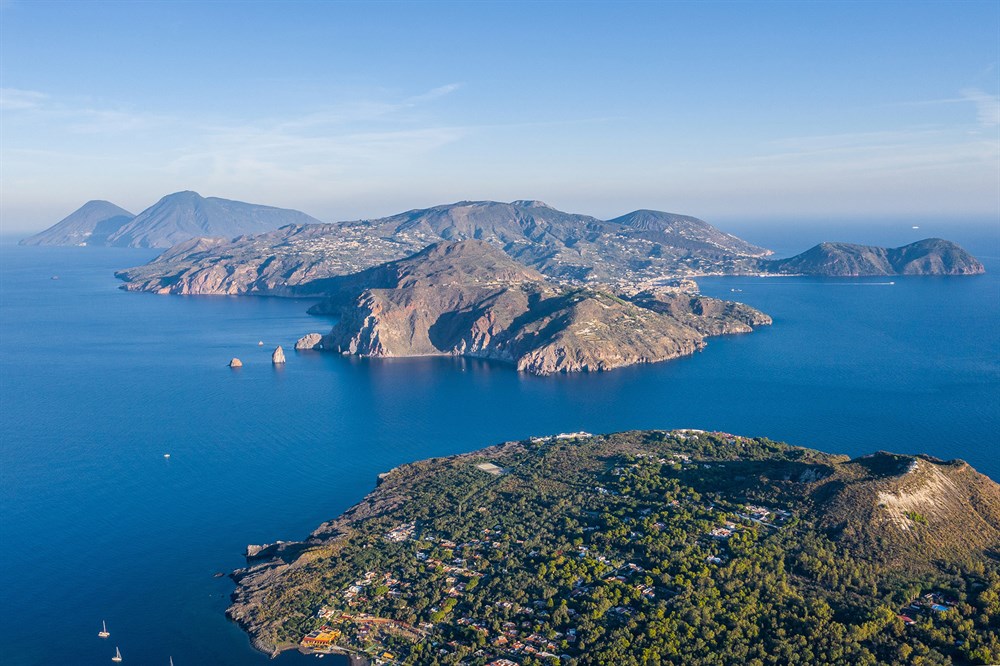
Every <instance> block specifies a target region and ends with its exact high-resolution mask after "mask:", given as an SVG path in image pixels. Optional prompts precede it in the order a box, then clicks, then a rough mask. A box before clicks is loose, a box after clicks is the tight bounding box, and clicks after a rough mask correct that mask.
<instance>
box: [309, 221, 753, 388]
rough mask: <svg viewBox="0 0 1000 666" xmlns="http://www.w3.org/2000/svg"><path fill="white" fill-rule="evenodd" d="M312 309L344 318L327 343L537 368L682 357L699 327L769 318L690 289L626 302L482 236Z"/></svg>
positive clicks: (338, 290) (347, 288)
mask: <svg viewBox="0 0 1000 666" xmlns="http://www.w3.org/2000/svg"><path fill="white" fill-rule="evenodd" d="M324 288H325V290H326V291H327V292H328V293H331V294H332V296H331V297H330V298H328V299H327V300H326V301H325V302H324V303H322V304H320V305H319V306H317V307H316V308H314V310H313V311H314V312H325V313H335V314H338V315H339V316H340V319H339V321H338V323H337V324H336V326H335V327H334V328H333V330H332V331H331V332H330V333H329V334H328V335H327V336H325V337H324V338H323V343H322V344H323V348H324V349H326V350H329V351H339V352H341V353H347V354H358V355H362V356H374V357H386V356H426V355H462V356H473V357H480V358H491V359H496V360H502V361H506V362H509V363H512V364H514V365H515V366H516V367H517V369H518V370H520V371H523V372H528V373H531V374H537V375H548V374H554V373H561V372H579V371H602V370H610V369H612V368H617V367H621V366H626V365H633V364H636V363H653V362H656V361H662V360H666V359H671V358H676V357H678V356H684V355H688V354H691V353H694V352H695V351H697V350H699V349H701V348H702V347H704V345H705V342H704V338H705V337H706V336H707V335H719V334H722V333H735V332H748V331H750V330H752V325H764V324H769V323H770V318H769V317H767V315H764V314H763V313H760V312H758V311H756V310H753V309H752V308H749V307H748V306H744V305H741V304H727V303H725V302H723V301H716V300H715V299H706V298H703V297H700V296H697V295H694V296H692V295H685V296H683V297H680V296H678V297H677V298H676V300H671V299H670V298H667V297H663V298H658V297H656V296H653V295H648V294H647V295H646V296H644V297H643V298H642V299H636V300H635V301H634V302H632V301H629V300H625V299H623V298H621V297H618V296H615V295H613V294H610V293H607V292H602V291H598V290H594V289H588V288H567V287H564V286H560V285H557V284H554V283H552V282H550V281H548V280H547V279H545V277H544V276H542V275H541V274H540V273H538V272H537V271H535V270H532V269H529V268H526V267H524V266H521V265H520V264H518V263H517V262H515V261H514V260H512V259H511V258H510V257H508V256H507V255H505V254H504V253H503V252H501V251H499V250H498V249H496V248H494V247H493V246H491V245H489V244H487V243H485V242H482V241H462V242H458V243H439V244H436V245H432V246H431V247H429V248H427V249H425V250H423V251H421V252H419V253H418V254H416V255H414V256H413V257H410V258H408V259H405V260H401V261H396V262H390V263H388V264H385V265H383V266H380V267H376V268H373V269H369V270H368V271H363V272H362V273H359V274H357V275H354V276H346V277H343V278H339V279H332V280H330V281H328V282H327V283H326V284H325V287H324Z"/></svg>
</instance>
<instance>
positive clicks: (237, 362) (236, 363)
mask: <svg viewBox="0 0 1000 666" xmlns="http://www.w3.org/2000/svg"><path fill="white" fill-rule="evenodd" d="M229 367H230V368H242V367H243V361H241V360H240V359H238V358H234V359H233V360H231V361H230V362H229Z"/></svg>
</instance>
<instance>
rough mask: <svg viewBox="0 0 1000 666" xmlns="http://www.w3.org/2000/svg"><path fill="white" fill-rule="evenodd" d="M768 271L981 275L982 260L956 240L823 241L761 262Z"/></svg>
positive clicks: (831, 274)
mask: <svg viewBox="0 0 1000 666" xmlns="http://www.w3.org/2000/svg"><path fill="white" fill-rule="evenodd" d="M761 268H762V269H763V270H765V271H767V272H769V273H776V274H783V275H819V276H827V277H864V276H887V275H980V274H982V273H985V272H986V269H985V268H983V265H982V264H981V263H979V260H978V259H976V258H975V257H973V256H972V255H971V254H969V253H968V252H966V251H965V250H964V249H962V248H961V247H960V246H959V245H957V244H956V243H953V242H951V241H947V240H944V239H941V238H926V239H924V240H921V241H917V242H916V243H910V244H909V245H904V246H902V247H894V248H885V247H877V246H874V245H855V244H853V243H820V244H819V245H817V246H815V247H813V248H811V249H809V250H806V251H805V252H803V253H802V254H797V255H795V256H794V257H789V258H787V259H772V260H764V261H762V262H761Z"/></svg>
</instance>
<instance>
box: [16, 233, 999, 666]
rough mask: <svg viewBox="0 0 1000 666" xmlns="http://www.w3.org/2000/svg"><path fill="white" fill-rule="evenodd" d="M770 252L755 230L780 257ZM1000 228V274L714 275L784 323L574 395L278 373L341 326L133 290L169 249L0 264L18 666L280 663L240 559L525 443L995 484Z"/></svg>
mask: <svg viewBox="0 0 1000 666" xmlns="http://www.w3.org/2000/svg"><path fill="white" fill-rule="evenodd" d="M785 233H786V234H787V232H785ZM761 234H762V235H760V236H757V237H753V236H752V235H751V234H749V233H746V234H745V235H746V236H747V237H750V238H751V239H752V240H755V241H758V242H764V243H768V244H770V245H771V246H772V247H774V246H779V245H778V243H775V242H773V241H774V240H775V239H769V238H767V237H766V233H764V232H763V231H762V232H761ZM977 234H978V235H977ZM995 234H996V230H995V228H994V229H989V230H988V231H987V233H986V235H985V236H984V235H983V233H982V230H980V231H979V232H969V235H968V236H967V238H965V239H963V238H961V237H959V240H965V242H967V243H968V246H969V247H970V249H973V250H974V251H976V252H978V253H980V255H981V258H982V259H983V260H984V263H986V264H987V270H989V271H990V274H988V275H986V276H982V277H973V278H909V279H907V278H895V285H892V286H890V285H885V284H879V283H880V282H885V281H884V280H811V279H803V278H781V279H739V278H723V279H712V280H703V281H702V287H703V290H704V291H705V292H706V293H709V294H712V295H719V296H725V297H738V298H739V299H741V300H744V301H745V302H748V303H750V304H752V305H755V306H757V307H759V308H761V309H763V310H765V311H766V312H768V313H770V314H771V315H772V316H773V317H774V320H775V324H774V326H773V327H771V328H767V329H762V330H761V331H759V332H757V333H755V334H753V335H748V336H740V337H730V338H725V339H718V338H717V339H713V340H712V341H710V344H709V347H708V349H707V350H706V351H705V352H703V353H701V354H698V355H696V356H695V357H692V358H690V359H683V360H680V361H675V362H670V363H665V364H658V365H654V366H647V367H638V368H628V369H623V370H616V371H614V372H610V373H606V374H595V375H585V376H577V377H555V378H535V377H525V376H519V375H518V374H517V373H515V372H513V371H512V370H510V369H509V368H507V367H504V366H501V365H492V364H488V363H481V362H468V361H462V360H452V359H414V360H391V361H370V362H369V361H363V360H360V361H359V360H352V359H347V358H341V357H336V356H330V355H321V354H316V353H306V354H296V353H294V352H292V353H290V354H289V359H288V364H287V367H285V368H282V369H275V368H273V367H272V366H271V364H270V360H269V354H270V351H271V349H272V348H273V346H274V345H275V344H282V345H284V346H285V348H286V349H289V348H290V347H291V345H292V343H293V342H294V340H295V338H296V337H298V335H300V334H302V333H306V332H309V331H323V330H325V329H326V328H327V327H328V322H325V321H323V320H317V319H316V318H313V317H309V316H307V315H305V314H304V313H305V309H306V307H307V305H308V303H306V302H302V301H298V302H296V301H287V300H280V299H265V298H244V299H239V298H226V297H200V298H199V297H163V296H153V295H148V294H129V293H125V292H122V291H120V290H118V289H117V286H118V285H117V282H116V281H115V280H114V278H113V277H112V271H113V270H114V269H116V268H121V267H124V266H128V265H133V264H135V263H139V262H141V261H143V260H145V259H146V258H149V257H151V256H152V254H151V253H149V252H146V251H138V250H112V249H107V250H104V249H94V248H91V249H76V248H20V247H15V246H12V245H10V244H6V245H2V246H0V308H2V310H0V369H2V376H0V409H2V412H0V414H2V416H0V443H2V448H0V475H2V476H0V482H2V483H0V595H2V598H0V661H2V663H3V664H9V665H11V666H13V665H21V664H98V663H101V664H103V663H108V662H107V660H108V659H109V658H110V657H111V655H112V654H113V651H114V647H115V645H119V646H121V649H122V652H123V654H124V656H125V658H126V662H127V663H140V664H154V665H155V664H166V663H167V658H168V656H169V655H172V656H173V658H174V662H175V663H176V664H177V665H178V666H183V665H184V664H209V663H211V664H223V665H225V664H248V663H249V664H252V663H261V664H263V663H266V662H267V659H266V657H264V656H262V655H259V654H257V653H256V652H254V651H253V650H252V649H251V648H250V646H249V643H248V641H247V639H246V637H245V636H244V635H243V633H242V632H240V631H239V629H237V628H236V627H235V626H234V625H231V624H230V623H229V622H228V621H227V620H226V619H225V617H224V616H223V611H224V609H225V607H226V605H227V599H228V595H229V593H230V592H231V590H232V583H231V582H229V581H228V579H225V578H221V579H219V578H213V574H214V573H215V572H218V571H227V572H228V571H229V570H231V569H233V568H235V567H238V566H240V565H241V564H242V557H241V556H242V552H243V548H244V547H245V546H246V544H248V543H262V542H268V541H273V540H275V539H296V538H301V537H303V536H305V535H306V534H307V533H308V532H309V531H311V530H312V529H313V528H314V527H316V526H317V525H318V524H319V523H320V522H322V521H323V520H326V519H328V518H331V517H333V516H335V515H336V514H338V513H339V512H341V511H342V510H343V509H345V508H347V507H348V506H350V505H351V504H353V503H354V502H356V501H357V500H358V499H360V498H361V497H362V496H363V494H364V493H365V492H367V491H368V490H370V489H371V488H372V487H373V485H374V480H375V476H376V474H377V473H379V472H381V471H384V470H386V469H389V468H391V467H393V466H395V465H398V464H400V463H403V462H407V461H411V460H414V459H419V458H425V457H428V456H438V455H447V454H453V453H458V452H462V451H469V450H472V449H475V448H479V447H481V446H484V445H487V444H490V443H495V442H498V441H503V440H507V439H513V438H521V437H526V436H528V435H535V434H543V433H553V432H562V431H574V430H580V429H584V430H588V431H591V432H604V431H613V430H623V429H630V428H672V427H700V428H709V429H722V430H728V431H732V432H739V433H744V434H751V435H767V436H770V437H773V438H776V439H783V440H786V441H789V442H792V443H795V444H800V445H805V446H812V447H816V448H820V449H824V450H828V451H835V452H843V453H848V454H860V453H865V452H869V451H872V450H876V449H890V450H894V451H902V452H919V451H926V452H930V453H932V454H934V455H937V456H940V457H943V458H952V457H962V458H964V459H966V460H968V461H969V462H971V463H972V464H973V465H975V466H976V467H977V468H978V469H979V470H981V471H983V472H985V473H988V474H990V475H991V476H993V477H994V478H1000V456H997V452H996V448H997V443H998V442H997V432H998V426H1000V423H998V421H1000V334H998V329H1000V280H998V277H1000V260H998V257H997V252H996V236H995ZM889 235H891V234H889ZM898 235H901V232H900V233H898V234H897V236H898ZM902 235H905V234H902ZM925 235H932V234H925ZM942 235H943V234H942ZM951 236H952V237H957V236H959V235H958V234H955V233H952V234H951ZM850 237H852V238H854V239H856V240H861V241H865V240H869V239H867V238H863V237H859V236H858V235H857V234H855V235H853V236H850ZM782 238H784V237H782ZM975 239H979V240H978V241H976V240H975ZM984 239H985V240H984ZM815 240H819V238H812V237H810V238H808V239H804V240H803V242H802V243H799V244H798V245H797V246H795V247H790V248H789V250H790V251H794V250H801V249H804V248H805V247H807V246H808V245H809V244H810V243H811V242H813V241H815ZM872 240H881V238H876V239H872ZM894 240H898V239H897V238H891V239H890V241H894ZM905 240H907V239H906V238H903V242H905ZM779 247H780V246H779ZM53 275H58V276H59V277H60V279H59V280H52V279H50V278H51V276H53ZM732 289H741V290H742V292H739V293H733V292H731V291H730V290H732ZM258 340H263V341H264V342H265V346H264V347H263V348H259V347H258V346H257V341H258ZM232 356H239V357H240V358H241V359H243V362H244V363H245V367H244V368H242V369H241V370H238V371H231V370H229V369H228V368H227V367H225V366H226V363H227V362H228V360H229V359H230V358H231V357H232ZM164 453H170V454H171V457H170V459H169V460H167V459H164V457H163V454H164ZM102 619H106V620H107V621H108V628H109V629H110V631H111V633H112V636H111V638H110V639H109V640H108V641H101V640H100V639H98V638H97V636H96V634H97V631H98V630H99V628H100V622H101V620H102ZM305 660H306V659H305V658H302V657H297V656H294V655H293V656H288V657H282V658H281V659H280V660H279V662H278V663H279V664H282V663H292V662H296V661H305ZM331 662H334V660H332V659H328V660H326V661H325V662H323V663H331ZM310 663H312V661H311V659H310Z"/></svg>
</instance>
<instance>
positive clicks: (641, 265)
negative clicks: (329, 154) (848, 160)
mask: <svg viewBox="0 0 1000 666" xmlns="http://www.w3.org/2000/svg"><path fill="white" fill-rule="evenodd" d="M442 240H446V241H459V240H482V241H485V242H487V243H490V244H491V245H494V246H496V247H498V248H500V249H502V250H503V251H504V252H505V253H506V254H507V255H508V256H510V257H511V258H512V259H514V260H516V261H518V262H520V263H521V264H524V265H525V266H528V267H530V268H534V269H535V270H537V271H539V272H541V273H543V274H544V275H546V276H549V277H552V278H556V279H559V280H571V281H576V282H580V283H587V282H594V283H603V284H612V285H615V284H635V283H639V282H643V281H645V280H648V279H653V278H660V277H663V276H666V275H677V276H682V275H692V274H706V273H720V274H721V273H748V272H754V271H755V270H757V267H758V266H757V262H758V260H759V259H760V258H763V257H766V256H768V255H770V254H771V251H770V250H767V249H765V248H762V247H757V246H756V245H753V244H752V243H748V242H747V241H745V240H742V239H740V238H737V237H736V236H733V235H732V234H727V233H725V232H722V231H720V230H718V229H716V228H715V227H713V226H712V225H710V224H708V223H707V222H704V221H702V220H699V219H697V218H694V217H689V216H685V215H676V214H673V213H665V212H661V211H651V210H639V211H634V212H632V213H628V214H627V215H622V216H620V217H617V218H614V219H611V220H599V219H597V218H594V217H591V216H588V215H578V214H573V213H565V212H563V211H560V210H556V209H555V208H552V207H550V206H547V205H546V204H544V203H541V202H539V201H513V202H511V203H501V202H497V201H461V202H458V203H454V204H447V205H443V206H435V207H433V208H427V209H421V210H413V211H408V212H406V213H400V214H399V215H393V216H391V217H387V218H382V219H377V220H357V221H352V222H339V223H335V224H309V225H290V226H286V227H283V228H281V229H279V230H277V231H274V232H271V233H268V234H262V235H258V236H253V237H247V238H237V239H235V240H232V241H229V240H226V239H224V238H215V239H210V240H203V241H201V242H199V243H197V244H188V245H185V246H182V247H176V248H173V249H171V250H170V252H169V253H165V254H164V255H161V256H160V257H158V258H156V259H154V260H153V261H151V262H150V263H148V264H146V265H144V266H137V267H135V268H130V269H128V270H124V271H119V272H118V273H117V275H118V277H120V278H121V279H122V280H124V281H125V285H124V288H125V289H129V290H133V291H152V292H156V293H169V294H269V295H277V296H311V295H315V294H317V293H320V291H319V290H318V288H317V285H316V284H313V283H314V282H316V281H317V280H322V279H325V278H330V277H336V276H339V275H348V274H351V273H356V272H358V271H361V270H364V269H366V268H371V267H373V266H377V265H378V264H382V263H385V262H387V261H394V260H397V259H402V258H404V257H407V256H410V255H412V254H413V253H415V252H419V251H420V250H422V249H423V248H425V247H427V246H428V245H432V244H434V243H438V242H441V241H442Z"/></svg>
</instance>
